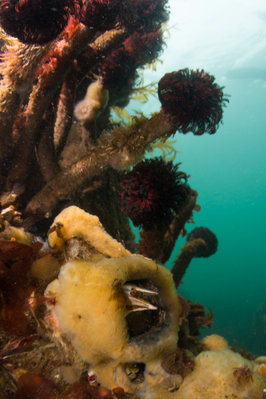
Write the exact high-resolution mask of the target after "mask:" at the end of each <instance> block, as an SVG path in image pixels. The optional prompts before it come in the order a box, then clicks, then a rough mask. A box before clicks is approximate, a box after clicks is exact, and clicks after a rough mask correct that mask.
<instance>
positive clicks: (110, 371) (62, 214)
mask: <svg viewBox="0 0 266 399" xmlns="http://www.w3.org/2000/svg"><path fill="white" fill-rule="evenodd" d="M168 16H169V9H168V5H167V1H166V0H61V1H58V0H49V1H46V2H45V4H44V3H43V2H42V1H41V0H26V1H21V0H18V1H17V0H0V25H1V30H0V34H1V47H2V54H1V61H0V72H1V77H0V140H1V146H0V205H1V214H0V399H13V398H14V399H20V398H31V399H42V398H50V399H56V398H58V399H59V398H62V399H76V398H79V399H89V398H107V399H108V398H110V399H111V398H116V399H126V398H132V399H134V398H140V399H149V398H153V399H157V398H158V399H159V398H165V399H168V398H169V399H171V398H173V399H179V398H182V399H192V398H193V399H195V398H197V399H209V398H217V399H223V398H230V399H262V398H263V397H265V389H266V387H265V379H266V359H265V357H264V356H260V357H259V358H256V359H255V358H254V357H253V356H252V355H251V354H248V353H237V351H236V350H233V348H230V346H229V344H228V343H227V342H226V340H225V339H224V338H223V337H221V336H218V335H209V336H207V337H205V338H204V339H200V328H201V327H205V328H208V327H210V326H211V323H212V320H213V314H212V312H211V311H210V310H207V309H205V308H204V306H202V305H201V304H199V303H193V302H191V301H190V300H189V299H185V298H183V297H181V296H179V295H178V293H177V289H178V286H179V284H180V283H181V281H182V278H183V276H184V274H185V272H186V269H187V267H188V266H189V264H190V262H191V261H192V258H193V257H209V256H211V255H213V254H214V253H215V252H216V251H217V248H218V240H217V238H216V236H215V234H214V233H213V232H212V231H210V230H209V229H208V228H207V227H196V228H195V229H194V230H192V232H191V233H190V234H188V235H187V240H186V243H185V245H184V246H183V248H182V249H181V251H180V253H179V254H178V255H177V257H176V259H175V261H174V263H173V265H172V267H171V270H168V269H167V268H166V267H165V264H166V262H167V261H168V260H169V258H170V255H171V253H172V252H173V248H174V246H175V243H176V241H177V239H178V237H180V236H181V235H183V236H184V235H186V224H187V223H190V222H193V213H194V212H197V211H199V210H200V207H199V205H198V204H197V195H198V194H197V192H196V191H195V190H194V189H193V188H191V187H190V185H189V176H188V175H187V174H186V173H185V172H184V171H182V166H181V165H180V163H178V162H175V159H171V160H168V159H166V157H156V158H151V155H150V153H151V150H152V149H153V148H155V147H157V148H160V149H161V150H162V154H163V155H164V154H165V153H166V152H167V151H168V150H169V149H170V151H171V149H172V147H171V144H170V142H169V141H167V140H168V139H169V138H170V137H171V136H173V135H175V134H187V133H188V132H192V133H193V134H195V135H202V134H206V133H208V134H214V133H215V132H216V131H217V128H218V127H219V124H220V123H221V121H222V116H223V110H224V106H225V105H226V103H227V102H228V96H226V95H225V94H224V91H223V90H224V88H223V87H220V86H219V85H218V84H217V83H216V82H215V78H214V76H212V75H210V74H209V73H207V72H205V71H203V70H189V69H183V70H179V71H172V72H169V73H167V74H165V75H164V76H163V77H162V78H161V79H160V81H159V82H158V97H159V100H160V102H161V109H159V110H158V112H156V113H154V114H153V115H151V116H150V117H147V116H145V115H143V114H142V113H138V114H137V115H135V116H132V117H131V118H130V120H129V121H128V122H126V121H125V119H123V118H121V119H120V120H115V119H114V117H113V115H114V113H117V114H122V115H127V114H126V111H125V107H126V106H127V104H128V103H129V101H130V99H131V98H132V96H134V95H135V94H136V93H137V94H141V95H142V97H144V98H146V96H147V95H148V94H149V93H151V92H153V91H154V87H155V86H154V85H151V86H145V84H144V83H143V82H142V79H141V77H142V73H143V69H144V68H145V67H148V66H149V65H154V64H155V63H156V60H157V58H158V56H159V55H160V53H161V51H162V49H163V45H164V29H166V28H165V24H166V22H167V20H168ZM173 153H174V151H173ZM132 223H133V224H134V225H135V226H136V227H137V228H138V229H139V235H140V237H139V240H136V237H135V234H134V232H133V229H132ZM262 355H263V354H262ZM263 395H264V396H263Z"/></svg>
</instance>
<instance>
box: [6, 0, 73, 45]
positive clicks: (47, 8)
mask: <svg viewBox="0 0 266 399" xmlns="http://www.w3.org/2000/svg"><path fill="white" fill-rule="evenodd" d="M69 9H70V1H69V0H0V23H1V25H2V27H3V29H4V30H5V31H6V32H7V33H8V34H9V35H11V36H15V37H17V38H18V39H19V40H20V41H22V42H24V43H29V44H44V43H48V42H50V41H51V40H53V39H55V38H56V37H57V36H58V34H59V33H60V32H62V30H63V29H64V27H65V26H66V24H67V20H68V17H69Z"/></svg>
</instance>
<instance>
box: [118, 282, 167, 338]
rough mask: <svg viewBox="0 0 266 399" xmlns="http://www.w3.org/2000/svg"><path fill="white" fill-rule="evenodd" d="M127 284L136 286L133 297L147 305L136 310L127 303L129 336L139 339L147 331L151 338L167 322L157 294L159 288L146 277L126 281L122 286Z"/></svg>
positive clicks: (165, 312)
mask: <svg viewBox="0 0 266 399" xmlns="http://www.w3.org/2000/svg"><path fill="white" fill-rule="evenodd" d="M128 286H132V287H136V290H135V292H134V293H133V295H134V297H135V298H137V299H139V300H140V301H143V303H144V306H145V304H146V305H147V307H148V308H146V309H145V308H143V309H139V310H137V307H134V306H133V305H132V304H131V303H129V306H128V314H127V316H126V321H127V327H128V334H129V337H130V338H131V339H134V340H138V341H141V340H143V339H144V338H145V335H146V334H147V333H149V339H153V338H155V336H156V335H157V334H158V333H159V332H160V331H161V330H162V328H163V327H165V326H166V324H167V309H166V307H165V305H164V304H163V302H162V299H161V295H159V289H158V287H157V286H156V285H155V284H154V282H153V281H151V280H148V279H143V280H134V281H127V282H126V284H125V285H124V287H128ZM142 290H143V291H142ZM145 290H147V291H151V292H153V293H149V292H145Z"/></svg>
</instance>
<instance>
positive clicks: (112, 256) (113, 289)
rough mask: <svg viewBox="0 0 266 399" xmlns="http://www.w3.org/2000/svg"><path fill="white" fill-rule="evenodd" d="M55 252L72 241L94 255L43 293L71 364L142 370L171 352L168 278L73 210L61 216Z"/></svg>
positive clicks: (173, 302)
mask: <svg viewBox="0 0 266 399" xmlns="http://www.w3.org/2000/svg"><path fill="white" fill-rule="evenodd" d="M58 222H60V223H62V227H61V229H60V232H61V234H62V237H63V238H61V237H58V235H57V234H56V231H53V232H52V233H51V234H50V235H49V242H50V245H52V246H55V245H57V246H58V247H59V248H60V247H61V246H62V245H63V244H64V242H67V240H68V239H70V238H71V237H73V236H76V237H80V238H81V239H82V240H85V241H86V242H89V243H90V246H91V247H92V248H94V249H95V254H96V255H95V254H94V256H90V257H88V258H87V259H85V260H84V259H82V260H81V259H72V260H71V259H70V260H69V261H68V262H67V263H66V264H64V265H63V266H62V267H61V270H60V273H59V276H58V278H57V279H56V280H54V281H53V282H52V283H51V284H49V285H48V287H47V288H46V293H45V295H46V296H48V297H49V296H53V297H54V298H55V302H54V304H52V305H51V306H49V309H48V312H49V315H50V317H49V320H53V322H55V323H54V324H56V325H58V326H59V329H60V331H61V335H62V336H63V337H66V338H67V339H68V341H70V342H71V345H72V346H73V347H74V349H75V350H76V352H77V353H78V355H79V357H80V358H81V359H82V360H84V361H86V362H89V363H90V364H92V365H95V364H98V363H99V362H103V361H104V362H107V361H110V360H116V361H119V362H123V363H130V362H145V361H148V360H151V359H154V358H157V357H158V356H159V355H160V354H161V353H163V352H164V351H167V352H168V351H173V350H175V348H176V344H177V332H178V315H179V302H178V298H177V295H176V292H175V286H174V283H173V279H172V275H171V273H170V272H169V270H167V269H166V268H164V267H163V266H160V265H158V264H157V263H155V262H153V261H152V260H150V259H147V258H145V257H143V256H141V255H132V254H131V253H130V252H129V251H127V250H126V249H125V248H124V247H122V245H121V244H119V243H118V242H117V241H116V240H113V239H112V238H111V237H110V236H109V235H108V234H107V233H106V232H104V231H103V228H102V226H101V224H100V222H99V220H98V218H97V217H95V216H92V215H89V214H87V213H86V212H84V211H82V210H80V209H79V208H77V207H70V208H67V209H65V210H64V211H63V212H62V213H61V214H60V215H59V216H58V217H57V218H56V219H55V222H54V223H58Z"/></svg>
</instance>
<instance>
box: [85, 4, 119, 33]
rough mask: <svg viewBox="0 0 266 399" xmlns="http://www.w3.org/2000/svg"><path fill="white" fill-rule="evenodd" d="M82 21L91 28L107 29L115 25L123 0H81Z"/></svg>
mask: <svg viewBox="0 0 266 399" xmlns="http://www.w3.org/2000/svg"><path fill="white" fill-rule="evenodd" d="M79 1H81V10H80V15H81V18H80V20H81V22H83V23H84V24H85V25H86V26H88V27H89V28H95V27H97V29H98V30H106V29H110V28H111V27H113V26H115V24H116V22H117V20H116V19H117V15H118V14H119V4H120V3H121V0H79Z"/></svg>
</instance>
